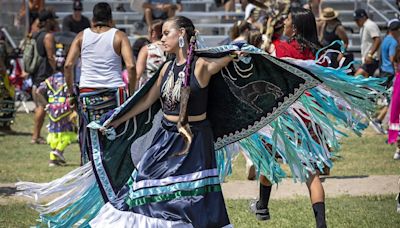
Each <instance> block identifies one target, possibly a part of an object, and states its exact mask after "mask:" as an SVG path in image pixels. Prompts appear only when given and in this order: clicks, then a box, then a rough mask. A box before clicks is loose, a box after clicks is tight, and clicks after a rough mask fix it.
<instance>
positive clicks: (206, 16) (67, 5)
mask: <svg viewBox="0 0 400 228" xmlns="http://www.w3.org/2000/svg"><path fill="white" fill-rule="evenodd" d="M97 2H99V1H98V0H84V1H82V3H83V9H84V10H83V12H82V14H83V15H84V16H86V17H88V18H91V17H92V12H91V9H92V8H93V6H94V5H95V4H96V3H97ZM107 2H108V3H109V4H110V5H111V7H112V8H113V10H114V11H113V19H114V21H115V23H116V27H117V28H119V29H124V30H125V32H126V33H127V34H128V35H129V39H130V40H131V42H134V40H136V39H137V37H140V36H143V35H146V31H147V29H146V25H145V23H144V22H143V13H142V10H141V9H135V8H133V9H132V8H131V6H130V1H129V0H113V1H107ZM181 2H182V5H183V9H184V10H183V11H182V12H177V15H182V16H186V17H189V18H191V19H192V20H193V22H194V24H195V26H196V29H198V30H199V31H200V34H202V37H203V39H204V40H205V42H206V44H207V45H210V46H213V45H217V44H218V43H219V42H220V41H222V40H224V39H226V38H227V37H228V33H229V30H230V28H231V27H232V22H226V21H225V20H224V17H225V16H231V17H236V18H238V19H242V18H243V17H244V13H243V12H225V11H223V9H222V8H216V6H215V3H214V0H182V1H181ZM46 5H47V6H48V7H52V8H54V10H55V11H56V12H57V16H58V17H59V21H60V22H61V21H62V19H63V18H64V17H65V16H67V15H69V14H71V13H72V4H71V1H70V0H68V1H66V0H61V1H60V0H58V1H56V0H47V1H46ZM119 5H122V6H123V8H124V9H125V12H118V11H115V9H116V8H117V6H119ZM60 24H61V23H60Z"/></svg>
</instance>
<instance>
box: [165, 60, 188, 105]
mask: <svg viewBox="0 0 400 228" xmlns="http://www.w3.org/2000/svg"><path fill="white" fill-rule="evenodd" d="M175 64H176V59H174V62H172V67H171V68H170V70H169V72H168V78H167V80H165V83H164V84H163V86H162V96H163V97H164V98H165V101H166V102H165V104H166V109H167V110H173V109H175V107H176V104H177V103H178V102H179V101H180V99H181V87H182V85H183V81H184V79H185V69H186V65H185V67H183V69H182V70H181V71H179V73H178V79H177V80H176V81H175V73H174V68H175ZM184 64H186V63H184Z"/></svg>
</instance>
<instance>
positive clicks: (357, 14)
mask: <svg viewBox="0 0 400 228" xmlns="http://www.w3.org/2000/svg"><path fill="white" fill-rule="evenodd" d="M353 17H354V20H358V19H361V18H363V17H368V15H367V12H366V11H365V10H364V9H356V10H355V11H354V13H353Z"/></svg>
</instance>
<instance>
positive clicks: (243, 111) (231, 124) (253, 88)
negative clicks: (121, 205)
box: [91, 46, 321, 199]
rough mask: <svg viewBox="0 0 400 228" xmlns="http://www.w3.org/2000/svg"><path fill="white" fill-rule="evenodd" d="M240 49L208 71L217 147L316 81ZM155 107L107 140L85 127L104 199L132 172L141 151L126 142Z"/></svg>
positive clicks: (218, 51)
mask: <svg viewBox="0 0 400 228" xmlns="http://www.w3.org/2000/svg"><path fill="white" fill-rule="evenodd" d="M235 48H236V46H224V47H220V48H211V49H206V50H199V51H197V54H198V55H199V56H207V57H212V56H215V55H217V56H220V55H224V54H225V53H229V52H230V51H231V50H234V49H235ZM242 50H243V51H246V52H248V53H249V56H248V57H246V58H245V59H244V61H247V63H246V62H232V63H230V64H229V65H228V66H227V67H226V68H224V69H223V70H221V71H220V72H219V73H218V74H217V75H214V76H213V77H212V80H211V81H210V84H209V101H208V110H207V116H208V119H209V120H210V122H211V124H212V129H213V132H214V138H215V149H217V150H218V149H221V148H223V147H224V146H226V145H229V144H231V143H233V142H236V141H238V140H240V139H242V138H245V137H248V136H249V135H251V134H253V133H255V132H257V131H258V130H260V129H261V128H262V127H264V126H266V125H267V124H269V123H270V122H271V121H272V120H274V119H275V118H276V117H278V116H279V115H280V114H282V113H283V112H284V111H285V110H286V109H287V108H288V107H289V106H290V105H291V104H292V103H293V102H295V101H296V100H297V99H298V98H299V97H300V96H301V95H302V94H303V93H304V91H305V90H306V89H309V88H313V87H315V86H317V85H319V84H321V82H320V81H319V80H318V79H317V78H316V77H315V76H314V75H313V74H312V73H310V72H308V71H307V70H304V69H302V68H300V67H298V66H296V65H294V64H290V63H288V62H286V61H283V60H279V59H276V58H274V57H271V56H268V55H264V54H262V53H261V52H260V50H258V49H255V48H254V47H252V46H247V48H246V47H244V48H243V49H242ZM156 80H157V78H156V77H155V78H152V79H151V80H150V81H149V82H148V83H147V84H146V85H145V86H144V88H142V89H141V90H140V91H139V92H138V93H137V94H136V95H135V96H134V97H132V98H130V99H129V100H128V101H127V102H126V103H125V104H123V105H122V106H121V107H119V108H117V109H116V110H115V112H114V113H113V115H112V116H111V117H110V118H109V119H108V120H107V121H106V122H105V123H104V124H107V123H108V122H110V121H112V120H114V119H117V118H119V117H120V116H122V115H124V114H125V113H126V112H128V111H129V110H130V109H131V108H132V107H133V106H134V105H135V104H136V102H137V101H138V100H140V99H141V97H143V96H144V94H146V93H147V91H148V90H149V89H150V88H151V87H152V85H153V84H154V83H155V82H156ZM160 107H161V104H160V102H159V101H157V102H156V103H155V104H153V105H152V106H151V107H150V108H149V109H148V110H147V111H144V112H143V113H141V114H139V115H137V116H136V117H135V118H133V119H131V120H129V121H128V122H126V123H125V124H121V125H120V126H119V127H118V128H117V129H116V137H115V138H113V140H109V139H107V138H106V137H104V136H102V135H101V133H100V132H98V131H97V129H92V130H91V138H92V147H93V157H94V158H95V157H96V158H98V159H94V161H93V163H94V164H93V165H94V168H95V169H94V170H95V172H97V173H98V175H97V176H98V178H99V183H101V185H102V188H103V193H104V196H105V197H106V198H108V199H112V198H114V196H115V194H116V193H117V192H118V190H119V189H120V188H122V187H123V185H124V184H125V183H126V181H127V180H128V178H129V177H130V175H131V173H132V172H133V169H134V167H135V166H134V164H133V162H132V159H131V153H133V154H135V153H140V152H141V151H138V150H137V149H136V148H133V147H131V145H132V144H133V143H134V142H135V141H136V140H138V139H139V138H140V137H142V138H144V136H146V134H147V133H148V132H149V131H150V129H151V128H152V127H153V126H152V125H153V123H154V122H153V118H154V115H156V114H157V113H158V112H159V110H160ZM156 124H157V123H156ZM157 125H158V124H157ZM92 126H93V125H92ZM97 127H100V126H97ZM150 132H151V131H150ZM139 140H140V139H139ZM136 144H137V143H136ZM136 144H135V145H136ZM131 149H132V151H131ZM141 149H142V148H141ZM100 158H101V159H100Z"/></svg>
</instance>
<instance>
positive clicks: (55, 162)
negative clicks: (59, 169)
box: [49, 160, 61, 167]
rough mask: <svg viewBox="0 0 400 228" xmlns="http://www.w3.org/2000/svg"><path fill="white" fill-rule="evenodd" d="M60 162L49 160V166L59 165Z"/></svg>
mask: <svg viewBox="0 0 400 228" xmlns="http://www.w3.org/2000/svg"><path fill="white" fill-rule="evenodd" d="M60 165H61V164H60V163H59V162H58V161H57V160H49V167H55V166H60Z"/></svg>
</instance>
